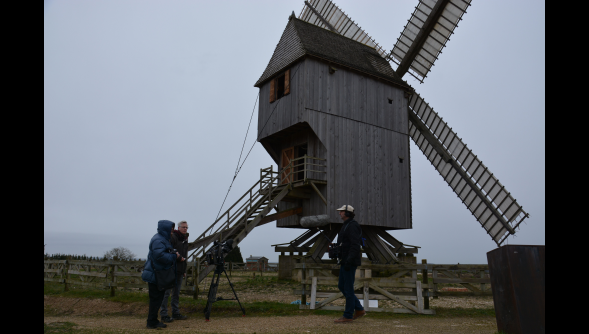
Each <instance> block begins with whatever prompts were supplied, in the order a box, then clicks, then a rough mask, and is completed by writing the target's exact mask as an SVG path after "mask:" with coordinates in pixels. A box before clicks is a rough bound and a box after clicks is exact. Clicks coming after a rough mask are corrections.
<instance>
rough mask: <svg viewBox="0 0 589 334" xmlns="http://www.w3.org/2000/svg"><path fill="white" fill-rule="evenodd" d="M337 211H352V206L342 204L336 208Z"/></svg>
mask: <svg viewBox="0 0 589 334" xmlns="http://www.w3.org/2000/svg"><path fill="white" fill-rule="evenodd" d="M336 210H337V211H350V212H354V207H353V206H351V205H347V204H346V205H342V207H341V208H339V209H336Z"/></svg>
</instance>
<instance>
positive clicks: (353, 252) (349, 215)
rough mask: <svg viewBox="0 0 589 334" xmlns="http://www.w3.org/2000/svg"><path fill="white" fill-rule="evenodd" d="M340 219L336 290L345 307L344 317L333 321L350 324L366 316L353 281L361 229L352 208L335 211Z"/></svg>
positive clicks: (360, 255)
mask: <svg viewBox="0 0 589 334" xmlns="http://www.w3.org/2000/svg"><path fill="white" fill-rule="evenodd" d="M337 211H339V214H340V217H341V218H342V220H343V221H344V224H343V225H342V228H341V229H340V232H339V234H338V236H337V244H338V245H341V267H340V271H339V282H338V288H339V290H340V291H341V292H342V293H343V295H344V297H346V307H345V310H344V315H343V316H342V317H341V318H339V319H337V320H335V322H336V323H347V322H352V321H354V320H356V319H358V318H360V317H362V316H364V315H365V314H366V311H364V307H362V304H360V301H359V300H358V298H357V297H356V294H355V293H354V280H355V278H356V268H357V267H358V266H359V265H360V263H361V259H362V252H361V251H360V244H361V238H362V228H360V224H358V222H357V221H355V220H354V216H355V214H354V207H352V206H351V205H344V206H342V207H341V208H339V209H337Z"/></svg>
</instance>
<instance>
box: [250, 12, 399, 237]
mask: <svg viewBox="0 0 589 334" xmlns="http://www.w3.org/2000/svg"><path fill="white" fill-rule="evenodd" d="M286 80H288V82H286V83H285V81H286ZM256 86H257V87H259V88H260V107H259V119H258V129H259V130H258V131H259V133H258V140H259V141H260V143H262V145H263V146H264V147H265V148H266V150H267V152H268V153H269V154H270V156H271V157H272V158H273V159H274V161H275V162H276V163H277V164H278V165H279V166H281V167H284V166H286V165H287V164H288V162H289V161H290V160H291V159H293V158H300V157H302V156H304V155H305V154H306V155H308V156H310V157H317V158H321V159H325V162H324V165H325V167H321V166H318V167H317V168H318V169H321V170H323V171H325V172H326V173H313V172H311V173H309V175H307V176H308V178H309V179H313V180H317V181H325V182H315V183H316V184H317V187H318V189H319V191H320V192H321V194H322V195H323V197H324V199H325V200H326V201H327V205H326V204H325V203H324V202H323V200H322V199H321V197H320V196H319V194H318V193H316V192H314V191H310V192H309V198H305V199H301V200H300V201H290V202H286V201H282V202H281V203H280V204H279V210H281V211H282V210H285V209H287V208H289V207H295V206H299V205H300V206H302V213H301V214H299V215H293V216H290V217H287V218H284V219H280V220H278V222H277V226H278V227H302V226H301V224H300V222H301V219H302V218H304V217H307V216H317V215H327V216H328V217H329V218H328V219H326V220H325V221H324V222H323V223H324V224H328V223H330V224H341V222H342V221H341V218H340V217H339V214H337V211H336V208H338V207H340V206H342V205H343V204H350V205H353V206H354V208H355V210H356V212H358V213H359V215H358V220H359V221H360V223H361V224H362V225H365V226H378V227H382V228H383V229H386V230H390V229H408V228H411V184H410V180H411V179H410V161H409V156H410V155H409V134H408V129H409V119H408V114H407V106H408V102H409V101H408V96H409V94H410V92H411V88H410V87H409V86H408V85H407V84H406V83H405V82H403V81H402V80H400V78H398V76H397V75H396V74H395V72H394V71H393V70H392V68H391V67H390V65H389V63H388V62H387V61H386V60H384V59H383V58H382V57H380V55H379V54H378V53H377V52H376V51H375V50H374V49H373V48H371V47H368V46H366V45H363V44H361V43H358V42H356V41H354V40H351V39H349V38H346V37H343V36H340V35H339V34H336V33H333V32H331V31H329V30H325V29H322V28H320V27H317V26H315V25H312V24H309V23H307V22H304V21H301V20H298V19H296V18H294V17H291V18H290V20H289V22H288V24H287V26H286V28H285V30H284V33H283V35H282V38H281V39H280V42H279V43H278V45H277V47H276V51H275V52H274V55H273V56H272V59H271V60H270V62H269V64H268V67H267V69H266V71H265V72H264V73H263V75H262V77H261V78H260V80H259V81H258V82H257V83H256ZM283 87H289V89H288V91H287V92H286V93H285V92H284V89H283ZM300 176H302V175H300ZM293 177H294V179H295V180H294V181H299V178H300V177H299V175H297V174H295V175H294V176H293ZM300 181H302V180H300Z"/></svg>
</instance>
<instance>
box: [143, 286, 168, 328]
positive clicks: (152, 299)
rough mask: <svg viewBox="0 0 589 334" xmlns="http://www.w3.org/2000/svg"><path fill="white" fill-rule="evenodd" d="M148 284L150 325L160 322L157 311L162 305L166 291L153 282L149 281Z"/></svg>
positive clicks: (148, 319)
mask: <svg viewBox="0 0 589 334" xmlns="http://www.w3.org/2000/svg"><path fill="white" fill-rule="evenodd" d="M147 286H148V289H149V313H147V324H148V325H149V326H155V325H157V324H159V323H160V322H159V320H157V311H158V310H159V309H160V306H161V305H162V300H163V299H164V291H160V290H158V288H157V285H156V284H153V283H148V284H147Z"/></svg>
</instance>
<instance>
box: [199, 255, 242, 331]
mask: <svg viewBox="0 0 589 334" xmlns="http://www.w3.org/2000/svg"><path fill="white" fill-rule="evenodd" d="M222 273H225V277H227V282H229V286H231V290H232V291H233V295H234V296H235V298H229V299H225V298H221V297H217V289H218V288H219V279H220V278H221V274H222ZM220 300H237V303H239V307H240V308H241V312H242V313H243V316H244V317H245V310H244V308H243V306H241V302H240V301H239V298H237V293H235V289H234V288H233V283H231V281H230V280H229V276H227V271H225V265H224V263H219V264H216V265H215V272H214V274H213V279H211V287H210V288H209V296H208V299H207V306H206V307H205V310H204V312H205V318H206V321H209V318H210V316H211V308H212V307H213V303H214V302H218V301H220Z"/></svg>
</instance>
